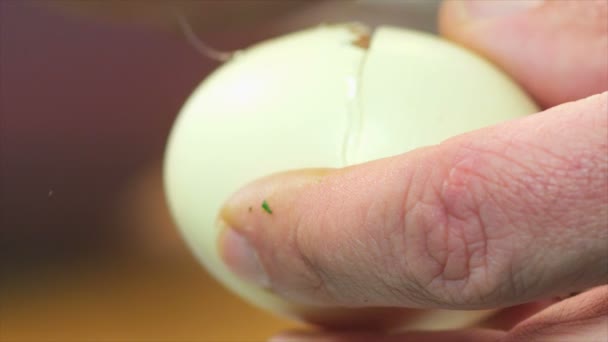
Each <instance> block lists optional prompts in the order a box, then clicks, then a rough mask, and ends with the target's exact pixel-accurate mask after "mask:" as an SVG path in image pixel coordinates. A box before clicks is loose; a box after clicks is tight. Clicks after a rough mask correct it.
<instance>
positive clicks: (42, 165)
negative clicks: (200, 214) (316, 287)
mask: <svg viewBox="0 0 608 342" xmlns="http://www.w3.org/2000/svg"><path fill="white" fill-rule="evenodd" d="M49 1H52V0H48V1H46V0H0V341H1V342H13V341H27V342H38V341H40V342H44V341H57V342H69V341H176V342H177V341H261V340H264V339H266V338H267V337H268V336H270V335H272V334H274V333H276V332H277V331H279V330H283V329H285V328H288V327H293V326H294V323H292V322H287V321H285V320H281V319H278V318H276V317H273V316H271V315H270V314H268V313H265V312H263V311H261V310H259V309H256V308H253V307H252V306H250V305H248V304H246V303H244V302H243V301H242V300H241V299H239V298H237V297H236V296H234V295H233V294H231V293H229V292H228V291H227V290H225V289H223V288H222V287H221V286H220V285H219V284H218V283H216V282H215V281H214V280H213V279H211V278H210V277H209V276H208V275H207V273H206V272H205V271H204V270H203V268H202V267H201V266H200V265H199V264H198V263H197V262H196V261H195V260H194V259H193V257H192V255H191V254H190V252H189V251H188V250H187V248H186V247H185V245H184V243H183V242H182V241H181V239H180V237H179V236H178V233H177V230H176V229H175V227H174V225H173V223H172V220H171V218H170V216H169V213H168V211H167V207H166V203H165V201H164V194H163V189H162V167H161V166H162V158H163V152H164V147H165V142H166V137H167V135H168V133H169V131H170V129H171V126H172V124H173V121H174V120H175V117H176V115H177V113H178V111H179V108H180V107H181V105H182V104H183V102H184V101H185V100H186V98H187V97H188V96H189V94H190V93H191V92H192V90H193V89H194V88H195V87H196V86H197V85H198V84H199V83H200V82H201V80H202V79H203V78H204V77H205V76H206V75H207V74H209V72H211V71H212V70H213V69H214V68H215V67H217V66H218V64H217V63H216V62H214V61H211V60H209V59H206V58H204V57H202V56H200V55H199V54H198V53H197V52H196V50H195V49H194V48H193V47H192V46H190V45H188V43H187V42H186V40H185V39H184V37H183V36H181V35H180V34H179V31H176V30H175V27H173V28H170V29H167V27H168V26H171V25H168V26H167V25H166V24H167V23H170V22H171V21H172V20H173V14H171V13H166V15H167V18H169V17H170V18H169V19H167V18H165V19H166V21H164V20H165V19H163V18H162V16H163V15H164V12H163V11H159V10H158V7H155V8H150V15H148V16H146V15H144V16H143V17H142V16H139V15H138V13H140V12H141V11H144V9H140V8H141V7H137V6H142V5H143V4H144V3H145V2H144V1H138V2H137V3H134V2H130V1H128V0H126V1H118V0H117V1H110V2H107V1H104V2H103V3H102V2H101V1H95V2H91V3H90V4H89V5H85V6H82V5H83V4H82V3H81V1H80V0H73V1H68V0H65V1H64V0H62V1H61V2H57V3H52V4H51V3H49ZM256 2H257V1H256ZM262 2H264V1H262ZM275 2H276V1H275ZM366 2H368V3H372V1H366ZM153 3H155V4H158V3H163V1H154V2H153ZM184 3H186V2H184ZM224 3H229V2H228V1H226V2H224ZM252 3H253V2H252ZM272 3H273V1H272V0H271V1H266V2H264V4H263V5H264V6H270V5H269V4H272ZM399 3H400V2H393V3H391V2H387V3H386V4H387V6H389V8H388V9H387V10H385V11H382V10H379V9H377V8H376V9H375V10H370V9H369V8H358V7H357V6H358V5H356V4H355V3H354V2H351V1H333V2H331V3H330V2H320V3H315V4H317V5H315V6H303V7H301V8H298V10H297V11H295V10H294V12H293V13H292V12H289V11H287V10H286V9H285V7H281V8H276V13H284V14H281V15H280V16H279V17H277V18H275V19H271V17H268V19H266V20H263V22H258V23H256V24H255V25H252V24H249V25H246V24H244V25H243V26H241V27H240V28H238V29H237V28H235V29H230V28H231V26H229V25H230V23H229V22H226V23H225V24H226V25H227V27H226V30H221V29H218V27H217V26H216V27H215V29H214V30H209V31H206V30H204V29H202V28H204V27H205V24H204V23H203V24H200V23H197V22H196V20H198V19H196V18H203V17H205V16H204V15H202V14H201V15H198V14H197V13H196V12H195V11H196V9H192V10H191V11H193V13H189V15H188V17H189V18H191V20H194V22H193V27H194V28H195V29H196V30H197V33H200V35H201V36H202V37H203V38H204V40H205V41H206V42H207V43H209V44H210V45H212V46H216V47H218V48H220V49H234V48H240V47H244V46H247V45H249V44H251V43H253V42H255V41H258V40H260V39H263V38H267V37H269V36H271V35H276V34H279V33H280V32H284V30H293V29H297V28H301V27H305V26H310V25H313V24H316V23H318V22H327V21H331V20H337V21H343V20H349V19H352V20H363V18H369V19H370V22H371V23H380V22H392V23H393V24H394V23H397V22H401V21H403V23H404V25H405V26H412V27H418V28H423V29H429V28H432V27H433V26H434V24H433V21H432V19H433V18H434V17H433V15H434V13H435V12H434V11H435V7H436V3H437V2H436V1H435V2H432V3H430V2H428V1H426V0H421V1H418V2H407V3H403V4H405V7H404V8H402V9H401V11H397V10H395V9H394V7H395V4H399ZM107 4H110V5H111V6H109V7H104V6H106V5H107ZM417 4H418V5H417ZM420 4H423V5H420ZM427 4H430V5H429V6H427ZM70 5H73V6H70ZM65 6H68V9H66V7H65ZM91 6H92V7H91ZM95 6H101V7H104V8H105V9H110V10H111V11H110V12H104V10H103V9H102V10H100V11H101V12H100V13H99V14H97V12H95V11H96V9H95ZM228 10H230V9H228ZM82 11H84V12H86V13H84V14H83V13H82ZM245 12H247V11H245ZM232 13H241V14H242V13H244V12H243V10H242V9H235V10H234V12H232ZM357 13H359V14H357ZM217 18H220V19H221V16H216V19H217ZM140 19H141V20H140ZM158 20H160V22H161V24H160V25H157V24H154V22H156V21H158ZM219 22H220V24H222V21H221V20H220V21H219ZM151 23H152V24H153V25H150V24H151ZM162 23H164V24H162Z"/></svg>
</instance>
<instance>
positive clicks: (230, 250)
mask: <svg viewBox="0 0 608 342" xmlns="http://www.w3.org/2000/svg"><path fill="white" fill-rule="evenodd" d="M607 111H608V93H604V94H602V95H597V96H594V97H590V98H588V99H585V100H581V101H578V102H574V103H570V104H566V105H562V106H558V107H555V108H553V109H550V110H548V111H546V112H544V113H539V114H537V115H533V116H530V117H527V118H524V119H522V120H517V121H512V122H509V123H506V124H503V125H500V126H496V127H492V128H487V129H483V130H480V131H476V132H473V133H469V134H466V135H462V136H459V137H457V138H453V139H451V140H448V141H446V142H444V143H442V144H440V145H437V146H433V147H429V148H425V149H421V150H417V151H413V152H411V153H407V154H404V155H401V156H397V157H393V158H387V159H383V160H378V161H374V162H370V163H367V164H362V165H357V166H352V167H349V168H345V169H339V170H324V171H318V170H317V171H294V172H289V173H286V174H280V175H275V176H273V177H269V178H266V179H263V180H260V181H258V182H254V183H253V184H251V185H249V186H247V187H245V188H244V189H242V190H241V191H239V192H238V193H237V194H235V195H234V197H233V198H232V199H231V200H229V201H228V202H227V204H226V206H225V207H224V209H223V211H222V213H221V217H220V219H221V220H222V221H223V223H222V224H223V225H225V226H226V227H228V228H226V230H225V231H224V232H223V234H222V235H221V239H220V240H221V246H220V250H221V251H222V252H221V253H222V257H223V259H224V261H225V262H226V263H227V265H228V266H229V267H230V268H231V269H232V270H233V271H234V272H236V273H237V274H239V275H241V276H242V277H243V278H244V279H247V280H250V281H252V282H254V283H257V284H258V285H260V286H264V287H266V288H268V289H269V290H270V291H274V292H275V293H277V294H279V295H282V296H284V297H286V298H289V299H291V300H294V301H297V302H301V303H307V304H313V305H337V306H346V307H367V306H391V307H394V306H403V307H411V308H437V307H441V308H452V309H456V308H465V309H480V308H496V307H501V306H511V305H516V304H520V303H525V302H530V301H532V300H535V299H538V298H543V297H545V296H551V295H555V294H563V293H569V292H573V291H577V290H580V289H584V288H588V287H590V286H594V285H598V284H601V283H603V282H605V281H607V280H608V267H605V266H606V260H608V255H607V253H608V251H607V249H606V245H608V229H607V228H608V223H607V222H608V206H607V205H606V203H608V191H606V190H607V189H608V142H607V141H606V137H607V136H608V115H606V113H607ZM260 203H265V204H266V205H265V207H267V208H268V211H265V210H250V208H252V207H255V208H256V209H257V208H258V207H259V205H260Z"/></svg>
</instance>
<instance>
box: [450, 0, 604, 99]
mask: <svg viewBox="0 0 608 342" xmlns="http://www.w3.org/2000/svg"><path fill="white" fill-rule="evenodd" d="M440 31H441V33H442V34H443V35H444V36H446V37H448V38H450V39H452V40H455V41H456V42H458V43H460V44H462V45H465V46H466V47H468V48H471V49H473V50H476V51H478V52H479V53H481V54H482V55H485V56H487V57H488V58H489V59H491V60H492V61H493V62H495V63H496V64H498V65H499V66H500V67H502V68H503V69H504V70H506V72H507V73H509V74H510V75H512V76H513V77H514V78H515V79H516V81H518V82H519V83H520V84H522V85H523V86H524V87H525V88H526V89H527V90H528V91H529V92H530V93H531V94H532V96H534V97H535V98H536V100H537V101H538V102H539V103H540V104H541V105H543V106H545V107H551V106H554V105H557V104H560V103H564V102H567V101H572V100H576V99H580V98H583V97H587V96H589V95H593V94H598V93H601V92H603V91H606V90H607V89H608V2H607V1H605V0H589V1H579V0H570V1H567V0H563V1H544V2H543V1H540V0H511V1H508V0H499V1H497V0H480V1H476V0H473V1H466V0H465V1H446V2H445V3H444V4H443V6H442V9H441V12H440Z"/></svg>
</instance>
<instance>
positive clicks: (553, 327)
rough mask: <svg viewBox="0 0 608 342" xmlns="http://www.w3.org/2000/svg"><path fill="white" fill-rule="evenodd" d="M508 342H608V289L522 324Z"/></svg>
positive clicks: (571, 300)
mask: <svg viewBox="0 0 608 342" xmlns="http://www.w3.org/2000/svg"><path fill="white" fill-rule="evenodd" d="M504 341H505V342H512V341H546V342H551V341H589V342H604V341H608V286H606V285H605V286H601V287H598V288H595V289H592V290H590V291H587V292H584V293H582V294H580V295H577V296H574V297H571V298H568V299H566V300H564V301H561V302H559V303H557V304H554V305H552V306H550V307H549V308H547V309H545V310H543V311H541V312H539V313H538V314H536V315H534V316H532V317H530V318H529V319H528V320H526V321H524V322H522V323H520V324H518V325H517V326H516V327H515V328H513V329H512V330H511V331H510V332H509V333H508V335H507V336H506V337H505V339H504Z"/></svg>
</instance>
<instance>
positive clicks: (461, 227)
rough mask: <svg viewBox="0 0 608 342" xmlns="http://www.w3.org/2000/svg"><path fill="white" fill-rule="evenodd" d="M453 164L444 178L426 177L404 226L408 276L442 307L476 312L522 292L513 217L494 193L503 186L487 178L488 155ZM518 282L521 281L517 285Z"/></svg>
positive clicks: (409, 209)
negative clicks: (515, 266)
mask: <svg viewBox="0 0 608 342" xmlns="http://www.w3.org/2000/svg"><path fill="white" fill-rule="evenodd" d="M466 156H467V157H464V158H462V159H459V160H458V161H456V162H453V163H451V164H450V165H449V166H448V167H446V168H444V170H447V171H446V172H444V173H434V174H433V173H430V174H429V173H426V174H424V175H421V176H420V177H421V179H422V183H424V186H423V187H421V191H420V192H419V193H417V194H413V195H410V203H409V205H406V206H407V209H406V214H405V218H404V222H403V227H404V234H405V236H404V241H406V245H407V248H406V250H407V251H408V254H409V255H407V259H408V260H415V262H413V263H410V265H409V269H407V272H409V273H410V274H408V275H407V277H408V278H410V279H415V282H416V284H417V285H418V287H419V288H421V289H423V291H424V292H425V293H426V294H427V295H428V296H429V298H431V299H433V300H434V301H436V302H438V303H442V304H443V305H446V304H447V305H454V306H458V307H461V308H462V307H465V306H470V307H472V308H474V307H479V306H483V305H484V304H487V303H489V302H492V300H493V299H494V298H497V296H499V294H500V293H502V292H504V291H513V288H514V287H517V284H515V283H516V281H517V277H516V275H513V274H512V272H510V270H511V266H510V260H511V257H512V253H513V248H512V244H511V243H510V240H509V236H508V235H509V233H505V232H506V231H507V230H505V229H500V226H501V225H503V226H504V225H505V224H508V223H509V222H508V220H509V219H508V216H507V215H506V214H505V213H503V212H502V211H501V210H500V207H499V206H498V205H497V204H496V201H495V200H494V198H493V196H492V194H493V191H494V190H495V189H494V188H496V187H498V186H501V184H498V183H494V182H495V181H494V180H495V179H499V178H493V177H492V178H491V177H489V175H487V174H484V170H483V168H481V167H480V166H481V165H484V164H485V161H483V160H482V159H483V156H480V155H479V154H475V153H473V154H466ZM514 279H515V280H514Z"/></svg>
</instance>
